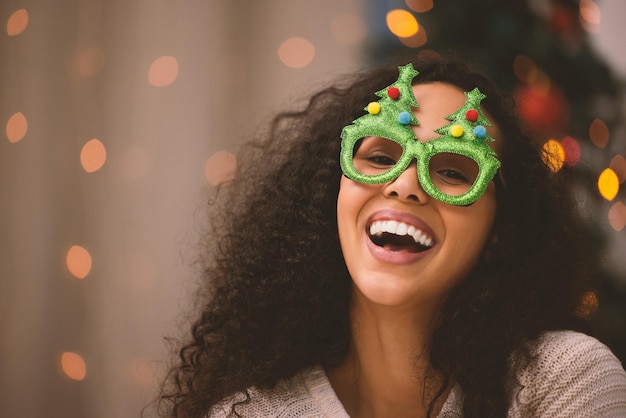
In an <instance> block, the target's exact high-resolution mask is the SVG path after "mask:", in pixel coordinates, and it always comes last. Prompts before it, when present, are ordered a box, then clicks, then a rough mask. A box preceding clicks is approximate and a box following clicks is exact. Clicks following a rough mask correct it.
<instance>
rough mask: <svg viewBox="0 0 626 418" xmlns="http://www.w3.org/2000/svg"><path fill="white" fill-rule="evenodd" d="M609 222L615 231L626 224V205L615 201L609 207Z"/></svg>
mask: <svg viewBox="0 0 626 418" xmlns="http://www.w3.org/2000/svg"><path fill="white" fill-rule="evenodd" d="M609 224H610V225H611V228H613V229H614V230H616V231H617V232H619V231H621V230H622V229H624V227H625V226H626V205H624V204H623V203H622V202H615V203H613V205H611V208H610V209H609Z"/></svg>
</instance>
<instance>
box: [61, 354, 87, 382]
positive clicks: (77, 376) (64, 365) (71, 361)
mask: <svg viewBox="0 0 626 418" xmlns="http://www.w3.org/2000/svg"><path fill="white" fill-rule="evenodd" d="M61 369H62V370H63V373H65V375H66V376H67V377H69V378H70V379H72V380H83V379H84V378H85V376H86V375H87V365H86V364H85V360H83V358H82V357H81V356H80V355H78V354H76V353H73V352H71V351H66V352H65V353H63V354H61Z"/></svg>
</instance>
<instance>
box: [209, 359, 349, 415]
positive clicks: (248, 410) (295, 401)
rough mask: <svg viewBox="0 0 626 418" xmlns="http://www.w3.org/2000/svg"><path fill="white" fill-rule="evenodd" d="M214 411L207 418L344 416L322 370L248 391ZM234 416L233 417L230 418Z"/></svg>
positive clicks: (304, 373)
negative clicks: (269, 387)
mask: <svg viewBox="0 0 626 418" xmlns="http://www.w3.org/2000/svg"><path fill="white" fill-rule="evenodd" d="M246 392H247V394H245V393H239V394H237V395H235V396H233V397H231V398H229V399H226V400H225V401H223V402H221V403H220V404H218V405H216V406H214V407H213V409H212V410H211V411H210V413H209V417H210V418H222V417H228V416H230V414H231V411H232V409H233V406H234V410H235V412H236V413H237V414H239V416H242V417H277V418H278V417H280V418H283V417H284V418H288V417H289V418H292V417H293V418H296V417H297V418H305V417H306V418H312V417H331V416H332V417H336V416H338V417H341V416H345V417H346V418H347V415H342V414H345V411H344V410H343V407H342V405H341V403H340V402H339V400H338V399H337V397H336V395H335V393H334V391H333V389H332V386H331V385H330V382H329V381H328V379H327V377H326V374H325V372H324V370H323V369H322V368H321V367H315V368H312V369H306V370H303V371H301V372H299V373H297V374H296V375H295V376H293V377H292V378H290V379H284V380H280V381H279V382H278V383H277V384H276V386H274V387H273V388H271V389H259V388H255V387H252V388H248V389H247V390H246ZM233 416H235V415H233Z"/></svg>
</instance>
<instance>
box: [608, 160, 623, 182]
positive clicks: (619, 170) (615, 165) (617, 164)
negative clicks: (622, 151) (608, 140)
mask: <svg viewBox="0 0 626 418" xmlns="http://www.w3.org/2000/svg"><path fill="white" fill-rule="evenodd" d="M609 167H610V168H611V170H613V171H614V172H615V174H616V175H617V180H618V181H619V183H620V184H622V183H623V182H624V181H625V180H626V158H624V156H622V155H619V154H617V155H616V156H615V157H613V158H612V159H611V162H610V163H609Z"/></svg>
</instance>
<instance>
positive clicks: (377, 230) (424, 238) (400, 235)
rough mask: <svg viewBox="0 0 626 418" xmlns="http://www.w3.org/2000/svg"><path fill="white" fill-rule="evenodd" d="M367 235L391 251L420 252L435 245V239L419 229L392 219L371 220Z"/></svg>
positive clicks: (376, 243) (378, 244)
mask: <svg viewBox="0 0 626 418" xmlns="http://www.w3.org/2000/svg"><path fill="white" fill-rule="evenodd" d="M368 235H369V237H370V240H371V241H372V242H373V243H374V244H375V245H377V246H379V247H383V248H385V249H386V250H388V251H392V252H401V251H404V252H409V253H420V252H422V251H426V250H428V249H430V248H432V247H433V246H434V245H435V240H434V239H433V238H432V237H430V236H428V235H427V234H426V233H425V232H424V231H422V230H421V229H418V228H416V227H414V226H413V225H409V224H405V223H404V222H398V221H392V220H385V221H374V222H372V224H371V225H370V226H369V233H368Z"/></svg>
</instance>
